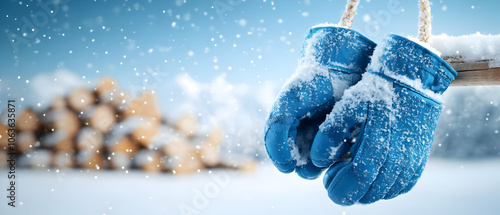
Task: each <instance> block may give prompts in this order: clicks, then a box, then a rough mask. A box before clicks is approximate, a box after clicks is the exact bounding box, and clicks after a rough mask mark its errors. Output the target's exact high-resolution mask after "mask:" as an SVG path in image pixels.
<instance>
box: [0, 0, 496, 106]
mask: <svg viewBox="0 0 500 215" xmlns="http://www.w3.org/2000/svg"><path fill="white" fill-rule="evenodd" d="M40 2H41V3H40ZM47 2H48V3H47ZM59 2H61V3H60V4H58V5H57V6H54V5H52V4H50V3H52V1H46V0H43V1H37V0H33V1H28V0H23V1H13V0H5V1H1V2H0V28H1V29H2V30H3V34H2V36H0V47H1V49H0V59H1V60H0V73H1V75H0V79H2V81H0V90H1V91H0V93H1V94H0V95H1V96H0V97H1V98H5V96H6V95H7V94H9V95H11V96H16V95H18V94H19V93H20V94H30V86H29V84H30V83H29V80H32V79H33V78H34V77H35V76H37V75H40V74H43V73H53V72H54V71H56V70H58V69H60V68H64V69H67V70H69V71H71V72H73V73H75V75H76V76H77V77H80V78H82V79H85V80H95V79H97V78H98V77H101V76H113V77H115V78H116V79H118V81H119V82H120V83H123V85H134V83H139V84H141V83H140V82H142V81H143V79H144V76H148V75H150V74H154V76H156V77H159V78H157V80H161V81H160V82H159V83H160V85H162V84H165V85H166V84H167V83H168V80H171V79H173V78H174V77H175V76H177V75H178V74H183V73H185V74H189V75H190V76H191V77H193V79H195V80H197V81H202V82H203V81H208V80H212V79H214V78H215V77H217V76H219V75H220V74H223V73H224V74H226V76H225V77H226V79H227V80H228V81H229V82H231V83H244V84H247V85H250V86H258V85H259V84H261V83H263V82H272V83H275V84H276V85H278V86H280V85H281V84H282V83H283V82H284V80H286V78H288V77H289V76H290V75H291V73H293V71H294V69H295V66H296V63H297V56H298V52H299V51H300V46H301V43H302V40H303V37H304V33H305V32H306V31H307V29H308V28H309V27H311V26H312V25H315V24H318V23H324V22H333V23H337V22H338V21H339V19H340V16H341V15H342V12H343V10H344V5H345V1H332V0H329V1H328V0H323V1H319V0H318V1H315V0H300V1H285V0H275V1H271V0H260V1H252V0H246V1H240V0H234V1H228V0H184V1H183V0H169V1H159V0H149V1H134V0H125V1H114V0H108V1H103V0H95V1H93V0H84V1H77V0H71V1H68V0H60V1H59ZM229 2H233V3H234V5H230V4H229ZM44 3H46V4H49V6H48V9H49V10H45V9H46V8H44V7H43V4H44ZM431 4H432V14H433V22H432V24H433V34H435V35H436V34H441V33H446V34H449V35H464V34H470V33H475V32H481V33H483V34H500V28H499V27H500V24H499V23H498V20H500V13H498V8H499V7H500V2H499V1H492V0H490V1H486V0H474V1H472V0H468V1H465V0H463V1H451V0H439V1H438V0H434V1H431ZM50 10H52V12H50ZM34 17H35V18H36V19H37V20H36V21H33V19H34ZM417 18H418V2H417V1H416V0H415V1H376V0H370V1H367V0H361V3H360V5H359V8H358V14H357V15H356V17H355V20H354V25H353V29H355V30H358V31H360V32H361V33H363V34H365V35H367V36H368V37H370V38H371V39H373V40H374V41H375V42H377V41H380V40H381V39H382V37H383V36H384V35H385V34H387V33H396V34H400V35H404V36H407V35H416V32H417ZM26 22H27V23H31V26H30V24H26ZM34 22H36V23H35V24H38V25H34V24H33V23H34ZM23 33H26V35H25V36H24V37H23ZM14 34H15V35H16V36H14V37H17V38H23V39H18V41H21V42H19V43H12V42H11V39H12V37H13V35H14ZM16 44H17V45H16ZM83 77H85V78H83ZM165 80H167V81H165ZM150 82H151V81H150ZM159 88H160V89H159V90H160V91H161V92H165V93H167V92H169V87H168V86H160V87H159ZM8 89H10V90H8ZM16 90H17V91H19V93H15V92H14V91H16Z"/></svg>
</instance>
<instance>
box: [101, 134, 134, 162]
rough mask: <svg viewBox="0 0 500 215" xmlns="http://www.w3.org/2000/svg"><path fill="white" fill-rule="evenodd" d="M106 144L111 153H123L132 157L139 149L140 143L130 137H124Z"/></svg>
mask: <svg viewBox="0 0 500 215" xmlns="http://www.w3.org/2000/svg"><path fill="white" fill-rule="evenodd" d="M106 144H107V148H108V151H109V152H110V153H122V154H125V155H128V156H129V157H132V156H133V155H134V154H135V153H136V152H137V151H138V150H139V145H138V144H137V143H136V142H134V141H132V140H131V139H130V138H129V137H123V138H121V139H120V140H118V141H113V142H108V143H106Z"/></svg>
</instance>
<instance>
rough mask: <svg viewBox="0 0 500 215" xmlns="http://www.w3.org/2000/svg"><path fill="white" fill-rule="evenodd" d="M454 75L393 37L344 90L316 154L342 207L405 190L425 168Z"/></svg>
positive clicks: (421, 50) (410, 44)
mask: <svg viewBox="0 0 500 215" xmlns="http://www.w3.org/2000/svg"><path fill="white" fill-rule="evenodd" d="M456 75H457V73H456V72H455V71H454V70H453V68H451V67H450V66H449V65H448V64H447V63H446V62H445V61H444V60H443V59H441V58H440V57H439V56H438V55H436V54H435V53H433V52H432V51H430V50H429V49H427V48H424V47H423V46H422V45H419V44H418V43H416V42H413V41H411V40H409V39H407V38H404V37H401V36H397V35H389V36H387V37H385V38H384V40H383V42H382V43H381V44H379V45H378V46H377V48H376V49H375V51H374V53H373V56H372V61H371V63H370V65H369V66H368V68H367V72H366V73H365V74H364V75H363V77H362V79H361V81H359V83H357V84H356V85H354V86H353V87H351V88H350V89H348V90H346V91H345V93H344V96H343V97H342V99H341V100H340V101H339V102H337V103H336V104H335V107H334V108H333V110H332V112H331V113H330V114H329V115H328V116H327V119H326V120H325V122H324V123H323V124H322V125H321V126H320V131H319V132H318V134H317V135H316V137H315V139H314V143H313V146H312V149H311V157H312V160H313V162H314V164H315V165H317V166H320V167H327V166H330V165H331V164H332V163H335V162H337V161H338V160H339V157H340V156H341V155H342V154H344V153H345V152H346V151H350V153H351V159H350V160H347V161H340V162H337V163H335V164H333V165H332V166H331V167H330V168H329V169H328V171H327V172H326V174H325V177H324V180H323V182H324V185H325V188H326V189H327V191H328V195H329V197H330V199H332V200H333V201H334V202H335V203H337V204H340V205H352V204H354V203H357V202H359V203H372V202H375V201H378V200H380V199H390V198H393V197H396V196H398V195H400V194H402V193H405V192H408V191H409V190H410V189H412V187H413V186H414V185H415V183H416V182H417V180H418V178H419V177H420V174H421V173H422V171H423V169H424V166H425V163H426V161H427V157H428V155H429V150H430V147H431V144H432V140H433V137H434V130H435V128H436V123H437V121H438V118H439V115H440V111H441V108H442V105H441V102H439V97H440V96H441V94H442V93H443V92H444V91H445V90H446V89H447V88H448V86H449V85H450V82H451V81H452V80H453V79H454V78H455V77H456Z"/></svg>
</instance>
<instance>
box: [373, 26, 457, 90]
mask: <svg viewBox="0 0 500 215" xmlns="http://www.w3.org/2000/svg"><path fill="white" fill-rule="evenodd" d="M368 70H369V71H370V72H372V73H374V74H377V75H379V76H381V77H383V78H386V79H388V80H391V81H395V82H397V83H399V84H402V85H404V86H407V87H410V88H413V89H415V90H418V91H427V90H430V91H432V92H433V93H436V94H442V93H443V92H444V91H445V90H446V89H447V88H448V86H449V85H450V83H451V81H452V80H453V79H454V78H455V77H456V76H457V72H456V71H455V70H454V69H453V68H452V67H451V66H450V65H449V64H448V63H446V61H444V60H443V59H442V58H440V57H439V56H438V55H436V54H435V53H434V52H432V51H430V50H429V49H427V48H425V47H423V46H421V45H420V44H418V43H416V42H414V41H411V40H410V39H408V38H405V37H401V36H398V35H394V34H390V35H388V36H386V37H385V38H384V40H383V42H382V43H381V44H379V45H378V46H377V48H376V49H375V51H374V53H373V56H372V62H371V64H370V66H369V68H368Z"/></svg>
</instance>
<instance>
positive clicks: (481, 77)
mask: <svg viewBox="0 0 500 215" xmlns="http://www.w3.org/2000/svg"><path fill="white" fill-rule="evenodd" d="M444 59H445V60H446V61H447V62H448V63H449V64H450V65H451V66H452V67H453V68H454V69H455V71H457V73H458V76H457V77H456V78H455V80H453V81H452V82H451V86H492V85H500V65H499V64H500V62H498V61H494V60H482V61H476V62H470V63H467V62H463V61H456V60H453V59H454V58H452V57H448V58H447V57H444Z"/></svg>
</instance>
